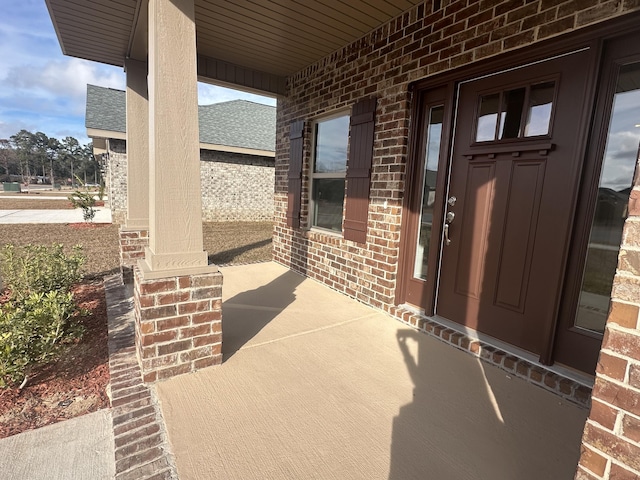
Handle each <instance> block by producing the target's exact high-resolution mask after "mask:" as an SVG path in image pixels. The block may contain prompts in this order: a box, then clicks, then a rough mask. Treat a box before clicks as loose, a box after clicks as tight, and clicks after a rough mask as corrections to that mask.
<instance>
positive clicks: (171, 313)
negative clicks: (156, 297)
mask: <svg viewBox="0 0 640 480" xmlns="http://www.w3.org/2000/svg"><path fill="white" fill-rule="evenodd" d="M175 316H176V306H175V305H165V306H163V307H151V308H145V309H143V310H141V311H140V319H141V320H157V319H159V318H167V317H175Z"/></svg>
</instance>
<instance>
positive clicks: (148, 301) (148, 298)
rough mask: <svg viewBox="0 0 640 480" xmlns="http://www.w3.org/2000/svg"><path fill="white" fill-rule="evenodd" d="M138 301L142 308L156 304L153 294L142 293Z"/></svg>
mask: <svg viewBox="0 0 640 480" xmlns="http://www.w3.org/2000/svg"><path fill="white" fill-rule="evenodd" d="M138 301H139V302H140V306H141V307H142V308H149V307H153V306H154V305H155V297H154V296H153V295H140V296H139V297H138Z"/></svg>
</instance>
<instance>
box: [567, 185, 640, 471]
mask: <svg viewBox="0 0 640 480" xmlns="http://www.w3.org/2000/svg"><path fill="white" fill-rule="evenodd" d="M629 215H630V216H629V218H628V219H627V221H626V224H625V228H624V232H623V243H622V246H621V249H620V256H619V258H618V270H617V272H616V277H615V282H614V286H613V291H612V293H611V299H612V302H611V310H610V312H609V318H608V319H607V326H606V331H605V336H604V340H603V343H602V350H601V352H600V358H599V360H598V367H597V370H596V383H595V386H594V389H593V395H592V400H591V401H592V404H591V413H590V415H589V420H587V425H586V427H585V431H584V437H583V444H582V455H581V457H580V466H579V468H578V475H577V476H576V478H577V479H580V480H592V479H596V478H597V479H601V478H611V479H618V480H636V479H639V478H640V319H639V312H640V181H638V179H636V187H635V189H634V190H633V191H632V194H631V200H630V202H629Z"/></svg>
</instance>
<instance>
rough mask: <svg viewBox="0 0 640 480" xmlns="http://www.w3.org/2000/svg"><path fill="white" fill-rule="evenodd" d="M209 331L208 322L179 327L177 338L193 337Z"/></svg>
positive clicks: (209, 325)
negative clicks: (194, 325)
mask: <svg viewBox="0 0 640 480" xmlns="http://www.w3.org/2000/svg"><path fill="white" fill-rule="evenodd" d="M209 333H211V324H210V323H203V324H202V325H198V326H196V327H187V328H181V329H180V330H178V336H179V338H193V337H198V336H200V335H207V334H209Z"/></svg>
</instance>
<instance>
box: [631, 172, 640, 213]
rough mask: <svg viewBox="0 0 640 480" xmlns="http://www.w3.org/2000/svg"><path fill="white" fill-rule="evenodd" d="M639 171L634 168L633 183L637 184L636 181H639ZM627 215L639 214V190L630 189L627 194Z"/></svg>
mask: <svg viewBox="0 0 640 480" xmlns="http://www.w3.org/2000/svg"><path fill="white" fill-rule="evenodd" d="M639 172H640V171H639V170H636V178H635V180H634V183H635V185H636V186H638V182H639V181H640V173H639ZM629 215H630V216H635V217H637V216H640V190H635V189H634V190H631V194H630V195H629Z"/></svg>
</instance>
